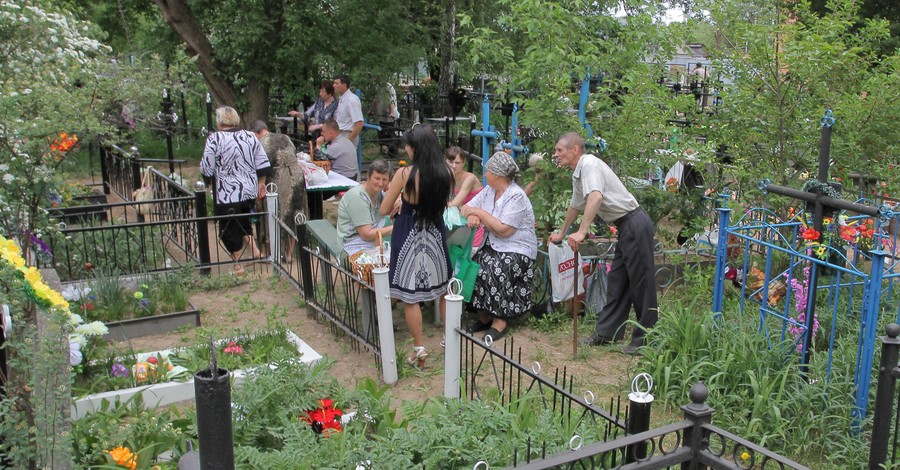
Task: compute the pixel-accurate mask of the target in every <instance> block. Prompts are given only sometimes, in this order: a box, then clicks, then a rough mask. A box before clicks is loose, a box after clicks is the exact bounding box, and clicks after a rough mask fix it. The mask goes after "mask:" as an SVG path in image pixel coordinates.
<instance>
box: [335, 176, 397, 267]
mask: <svg viewBox="0 0 900 470" xmlns="http://www.w3.org/2000/svg"><path fill="white" fill-rule="evenodd" d="M390 173H391V165H390V163H388V162H386V161H384V160H380V159H379V160H375V161H373V162H372V163H370V164H369V171H368V176H367V178H366V180H365V181H363V182H362V184H360V185H359V186H354V187H353V188H351V189H350V190H349V191H347V192H346V193H345V194H344V197H343V198H341V202H340V204H339V205H338V218H337V233H338V237H340V240H341V244H343V245H344V251H343V252H342V253H341V260H342V261H344V260H346V259H347V257H349V256H351V255H354V254H356V253H358V252H360V251H362V250H364V249H366V248H372V247H374V246H375V241H376V239H377V236H378V233H379V232H380V233H381V236H382V237H386V236H389V235H390V234H391V231H392V230H393V227H382V226H381V223H380V221H381V220H382V217H381V214H380V212H379V211H380V208H381V201H382V199H383V198H384V193H383V192H382V191H384V189H385V188H386V187H387V185H388V182H390Z"/></svg>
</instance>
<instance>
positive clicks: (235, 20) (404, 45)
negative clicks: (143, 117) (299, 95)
mask: <svg viewBox="0 0 900 470" xmlns="http://www.w3.org/2000/svg"><path fill="white" fill-rule="evenodd" d="M156 5H157V6H158V7H159V9H160V12H161V13H162V16H163V19H164V21H165V23H166V24H167V25H169V27H170V28H171V29H172V30H173V31H174V32H175V33H176V34H177V35H178V37H179V38H180V39H181V41H182V42H183V43H184V45H185V47H186V49H187V51H188V54H189V55H190V56H191V57H194V58H196V64H197V67H198V69H199V70H200V72H201V73H202V74H203V77H204V80H205V81H206V83H207V85H208V86H209V88H210V91H211V92H212V94H213V97H214V98H215V100H216V102H217V103H220V104H230V105H232V106H236V107H237V108H238V109H239V110H242V111H243V115H244V118H245V119H264V118H266V117H267V116H268V105H269V94H270V92H271V90H272V87H273V86H279V87H280V88H281V89H287V90H289V91H290V90H297V89H300V88H304V89H306V90H309V89H310V88H312V87H311V86H310V85H311V82H312V81H313V80H314V79H318V78H322V77H328V78H331V77H332V76H333V75H334V74H335V73H339V72H342V73H349V74H351V76H353V75H355V76H357V77H359V78H362V77H361V76H362V75H363V74H364V72H366V73H371V74H372V75H376V74H380V73H381V71H383V70H386V69H388V70H390V69H394V70H396V68H397V65H398V63H400V62H402V61H406V63H409V62H410V61H411V57H415V56H416V55H417V54H416V53H415V52H413V51H416V50H421V49H420V48H417V47H416V46H415V42H414V41H412V33H413V32H414V31H415V29H414V28H413V26H412V25H413V23H412V21H411V19H410V18H407V12H406V11H404V10H403V7H404V6H405V3H404V2H402V1H401V2H380V3H378V4H372V3H371V2H363V1H361V0H339V1H335V2H329V3H323V4H313V3H303V2H300V3H288V2H284V1H282V0H264V1H259V2H243V1H239V0H227V1H212V0H156ZM197 11H203V12H204V14H203V15H197V14H196V12H197ZM376 11H377V14H375V13H373V12H376ZM367 79H368V80H371V79H369V78H368V77H366V78H363V79H362V80H358V81H361V82H365V81H366V80H367Z"/></svg>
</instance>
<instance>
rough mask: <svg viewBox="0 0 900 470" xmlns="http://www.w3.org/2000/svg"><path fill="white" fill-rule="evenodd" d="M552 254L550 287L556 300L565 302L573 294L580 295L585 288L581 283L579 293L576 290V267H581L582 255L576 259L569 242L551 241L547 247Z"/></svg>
mask: <svg viewBox="0 0 900 470" xmlns="http://www.w3.org/2000/svg"><path fill="white" fill-rule="evenodd" d="M547 252H548V254H549V255H550V256H549V257H550V287H551V290H552V294H553V301H554V302H563V301H566V300H568V299H571V298H572V296H573V295H580V294H581V293H582V292H584V288H583V287H582V286H581V285H580V284H581V283H579V286H578V293H577V294H574V293H573V291H574V290H575V286H574V282H575V279H574V277H575V268H576V267H578V268H579V269H580V268H581V259H580V258H581V257H580V256H579V259H578V260H576V259H575V252H574V251H572V248H571V247H569V244H568V243H560V244H556V243H551V244H550V246H549V247H547Z"/></svg>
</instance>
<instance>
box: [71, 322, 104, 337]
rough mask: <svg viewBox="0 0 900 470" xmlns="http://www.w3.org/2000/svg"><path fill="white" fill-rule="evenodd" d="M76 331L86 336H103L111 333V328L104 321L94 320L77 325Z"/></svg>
mask: <svg viewBox="0 0 900 470" xmlns="http://www.w3.org/2000/svg"><path fill="white" fill-rule="evenodd" d="M75 332H76V333H80V334H83V335H85V336H103V335H105V334H107V333H109V328H107V327H106V325H104V324H103V322H102V321H92V322H90V323H85V324H83V325H78V326H76V327H75Z"/></svg>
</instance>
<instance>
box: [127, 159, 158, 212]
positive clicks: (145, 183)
mask: <svg viewBox="0 0 900 470" xmlns="http://www.w3.org/2000/svg"><path fill="white" fill-rule="evenodd" d="M151 170H153V167H152V166H148V167H147V170H146V171H144V176H142V177H141V187H140V188H137V189H135V190H134V192H133V193H132V194H131V196H132V197H133V198H134V200H135V201H136V202H143V204H137V205H136V206H135V209H136V210H137V213H138V215H149V214H150V211H152V210H153V204H152V203H148V202H144V201H152V200H153V199H154V197H153V188H152V187H151V186H150V178H151V173H152V172H151Z"/></svg>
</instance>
